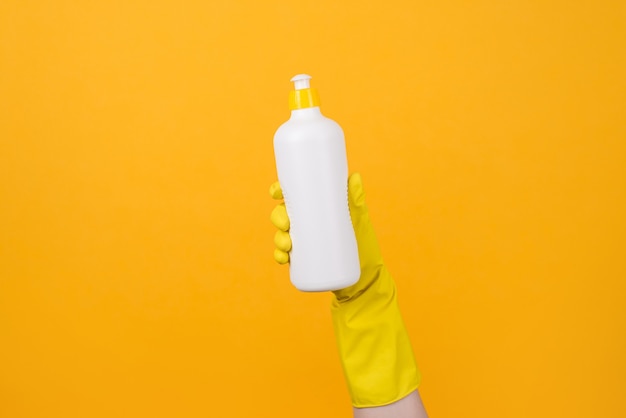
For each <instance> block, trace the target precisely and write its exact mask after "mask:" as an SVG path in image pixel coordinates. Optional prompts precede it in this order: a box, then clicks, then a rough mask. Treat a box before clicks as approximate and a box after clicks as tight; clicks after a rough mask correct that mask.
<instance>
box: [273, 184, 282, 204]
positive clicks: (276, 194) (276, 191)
mask: <svg viewBox="0 0 626 418" xmlns="http://www.w3.org/2000/svg"><path fill="white" fill-rule="evenodd" d="M270 196H272V199H276V200H280V199H282V198H283V189H281V188H280V183H279V182H277V181H275V182H274V183H272V185H271V186H270Z"/></svg>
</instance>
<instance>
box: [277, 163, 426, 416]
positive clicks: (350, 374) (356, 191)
mask: <svg viewBox="0 0 626 418" xmlns="http://www.w3.org/2000/svg"><path fill="white" fill-rule="evenodd" d="M270 194H271V196H272V198H274V199H282V190H281V189H280V184H279V183H278V182H276V183H274V184H272V186H271V187H270ZM348 196H349V198H348V202H349V205H350V217H351V219H352V226H353V227H354V232H355V235H356V240H357V245H358V247H359V259H360V261H361V277H360V279H359V281H358V282H357V283H356V284H354V285H352V286H350V287H347V288H345V289H341V290H337V291H334V292H333V294H334V297H333V301H332V307H331V312H332V318H333V325H334V328H335V336H336V338H337V345H338V347H339V355H340V358H341V363H342V366H343V370H344V373H345V376H346V380H347V383H348V389H349V391H350V396H351V398H352V404H353V405H354V406H355V407H357V408H366V407H374V406H382V405H387V404H390V403H393V402H396V401H398V400H400V399H402V398H404V397H405V396H407V395H408V394H410V393H411V392H413V391H414V390H416V389H417V387H418V385H419V382H420V373H419V370H418V369H417V365H416V364H415V358H414V356H413V350H412V348H411V343H410V341H409V338H408V334H407V331H406V328H405V326H404V322H403V321H402V316H401V315H400V310H399V308H398V302H397V294H396V286H395V283H394V281H393V279H392V278H391V275H390V274H389V271H388V270H387V268H386V267H385V265H384V263H383V259H382V256H381V253H380V248H379V246H378V241H377V240H376V236H375V234H374V228H373V227H372V224H371V222H370V218H369V213H368V210H367V206H366V205H365V192H364V190H363V183H362V181H361V176H360V175H359V174H358V173H355V174H353V175H351V176H350V178H349V179H348ZM270 218H271V221H272V223H273V224H274V226H276V227H277V228H278V231H277V232H276V235H275V236H274V244H275V245H276V248H275V250H274V258H275V259H276V261H277V262H278V263H280V264H286V263H288V262H289V251H290V250H291V238H290V237H289V217H288V215H287V210H286V208H285V204H284V203H280V204H278V205H277V206H276V207H275V208H274V210H273V211H272V214H271V217H270Z"/></svg>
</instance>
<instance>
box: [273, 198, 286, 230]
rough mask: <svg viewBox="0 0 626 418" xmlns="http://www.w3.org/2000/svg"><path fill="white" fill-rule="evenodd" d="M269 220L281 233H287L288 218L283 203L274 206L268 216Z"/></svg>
mask: <svg viewBox="0 0 626 418" xmlns="http://www.w3.org/2000/svg"><path fill="white" fill-rule="evenodd" d="M270 220H271V221H272V223H273V224H274V226H275V227H276V228H278V229H280V230H281V231H289V216H288V215H287V208H286V207H285V204H284V203H281V204H280V205H276V207H275V208H274V210H273V211H272V214H271V215H270Z"/></svg>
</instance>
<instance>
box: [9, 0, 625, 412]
mask: <svg viewBox="0 0 626 418" xmlns="http://www.w3.org/2000/svg"><path fill="white" fill-rule="evenodd" d="M625 21H626V8H625V6H624V2H621V1H613V2H610V1H555V2H545V1H526V2H525V1H477V2H467V1H453V2H435V1H421V2H415V1H386V2H366V1H365V2H364V1H358V2H357V1H330V0H324V1H322V0H318V1H308V0H307V1H282V2H281V1H276V0H273V1H251V0H246V1H230V0H219V1H214V0H213V1H194V2H187V1H82V2H81V1H74V2H71V1H38V2H37V1H17V0H14V1H6V0H5V1H2V2H1V3H0V416H1V417H7V418H17V417H100V416H102V417H114V416H115V417H140V416H145V417H244V416H267V417H347V416H350V414H351V408H350V403H349V399H348V395H347V391H346V388H345V383H344V381H343V376H342V373H341V369H340V366H339V361H338V358H337V354H336V350H335V345H334V344H335V343H334V337H333V333H332V329H331V323H330V314H329V302H330V297H329V295H328V294H315V295H311V294H303V293H299V292H298V291H296V290H295V289H294V288H293V287H292V286H291V284H290V283H289V281H288V271H287V269H286V268H283V267H280V266H278V265H276V264H275V263H274V262H273V260H272V251H273V244H272V238H273V233H274V229H273V227H272V226H271V225H270V223H269V213H270V211H271V209H272V208H273V205H274V202H272V201H271V199H270V198H269V196H268V192H267V190H268V186H269V184H270V183H271V182H272V181H274V180H275V168H274V159H273V149H272V136H273V133H274V131H275V129H276V128H277V126H278V125H279V124H280V123H282V122H283V121H284V120H286V119H287V118H288V116H289V113H288V110H287V97H288V92H289V90H290V88H291V86H290V83H289V78H290V77H291V76H293V75H294V74H296V73H300V72H307V73H309V74H311V75H313V77H314V78H313V83H314V85H315V86H316V87H317V88H318V90H319V92H320V96H321V101H322V109H323V112H324V113H325V114H326V115H328V116H330V117H332V118H333V119H335V120H337V121H338V122H339V123H340V124H341V125H342V126H343V128H344V130H345V133H346V138H347V147H348V154H349V164H350V168H351V171H359V172H361V173H362V175H363V178H364V181H365V186H366V190H367V192H368V201H369V205H370V208H371V212H372V219H373V221H374V224H375V226H376V228H377V232H378V234H379V239H380V242H381V246H382V249H383V254H384V256H385V258H386V261H387V263H388V265H389V267H390V269H391V271H392V273H393V274H394V277H395V279H396V281H397V283H398V287H399V292H400V303H401V307H402V309H403V312H404V316H405V319H406V322H407V326H408V329H409V332H410V335H411V339H412V341H413V343H414V346H415V352H416V356H417V359H418V362H419V364H420V367H421V369H422V372H423V384H422V388H421V392H422V396H423V399H424V402H425V404H426V406H427V408H428V410H429V412H430V413H431V415H432V416H433V417H455V416H459V417H460V416H463V417H481V418H485V417H494V418H495V417H529V416H533V417H566V416H567V417H588V416H598V417H600V416H602V417H624V416H626V406H625V405H624V393H625V391H626V387H625V384H624V375H625V374H626V364H625V363H626V361H625V355H624V354H625V352H626V344H625V335H626V327H625V322H626V312H625V304H626V300H625V299H626V298H625V293H626V292H625V284H624V283H625V280H626V254H625V248H626V240H625V235H626V222H625V219H624V217H625V214H626V168H625V165H626V145H625V144H626V81H625V80H626V60H625V56H626V25H625V24H624V22H625Z"/></svg>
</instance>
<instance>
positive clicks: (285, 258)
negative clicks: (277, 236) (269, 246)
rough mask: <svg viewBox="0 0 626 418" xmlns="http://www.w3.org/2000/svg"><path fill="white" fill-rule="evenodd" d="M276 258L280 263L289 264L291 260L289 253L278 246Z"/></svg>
mask: <svg viewBox="0 0 626 418" xmlns="http://www.w3.org/2000/svg"><path fill="white" fill-rule="evenodd" d="M274 260H276V262H277V263H278V264H287V263H288V262H289V253H286V252H284V251H281V250H279V249H278V248H275V249H274Z"/></svg>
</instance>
